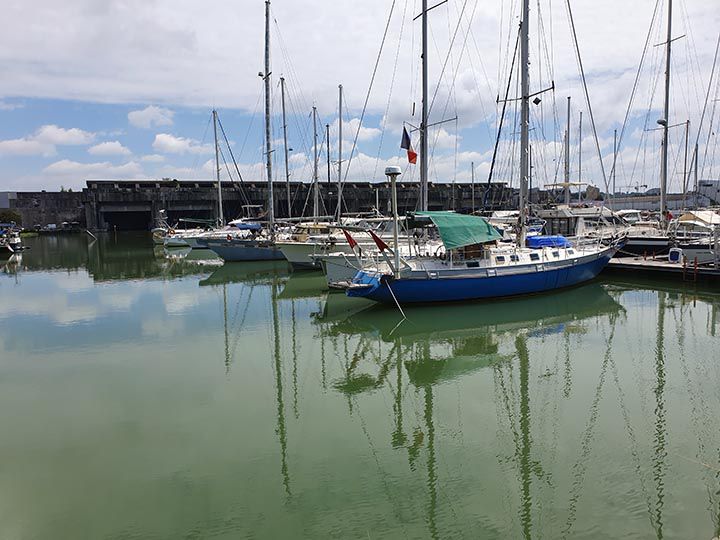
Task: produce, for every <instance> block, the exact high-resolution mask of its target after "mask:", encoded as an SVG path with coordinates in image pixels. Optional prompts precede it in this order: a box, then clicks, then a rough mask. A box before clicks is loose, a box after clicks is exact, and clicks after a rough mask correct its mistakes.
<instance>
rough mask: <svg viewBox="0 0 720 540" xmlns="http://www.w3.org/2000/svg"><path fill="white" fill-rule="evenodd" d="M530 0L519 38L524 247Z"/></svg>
mask: <svg viewBox="0 0 720 540" xmlns="http://www.w3.org/2000/svg"><path fill="white" fill-rule="evenodd" d="M529 26H530V0H523V4H522V23H521V37H520V93H521V104H522V105H521V109H520V201H519V202H520V204H519V210H520V214H519V221H520V230H519V234H518V244H520V245H521V246H523V245H525V207H526V201H525V196H526V192H527V185H528V178H529V176H530V163H529V157H530V156H529V155H528V152H529V147H530V102H529V99H530V98H529V97H528V96H529V94H530V80H529V79H530V58H529V50H528V49H529V45H530V33H529Z"/></svg>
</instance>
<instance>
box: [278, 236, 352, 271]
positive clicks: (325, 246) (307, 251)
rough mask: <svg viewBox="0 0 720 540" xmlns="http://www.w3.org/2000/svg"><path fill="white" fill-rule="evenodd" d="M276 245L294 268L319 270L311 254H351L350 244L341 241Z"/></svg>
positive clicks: (279, 243)
mask: <svg viewBox="0 0 720 540" xmlns="http://www.w3.org/2000/svg"><path fill="white" fill-rule="evenodd" d="M277 246H278V248H279V249H280V250H281V251H282V254H283V255H284V256H285V258H286V259H287V261H288V262H289V263H290V264H291V265H292V267H293V269H294V270H320V265H319V264H316V263H315V261H314V260H313V257H312V256H313V255H327V254H329V253H347V254H349V255H352V248H351V247H350V245H349V244H342V243H337V244H330V243H312V242H278V243H277Z"/></svg>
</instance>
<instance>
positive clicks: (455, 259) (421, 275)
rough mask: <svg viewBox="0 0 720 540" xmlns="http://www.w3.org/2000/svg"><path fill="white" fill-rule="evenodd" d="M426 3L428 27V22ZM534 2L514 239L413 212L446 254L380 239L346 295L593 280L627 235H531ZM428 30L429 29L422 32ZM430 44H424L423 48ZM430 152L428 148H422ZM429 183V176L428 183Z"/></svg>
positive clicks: (513, 291) (524, 33)
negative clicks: (375, 259) (409, 249)
mask: <svg viewBox="0 0 720 540" xmlns="http://www.w3.org/2000/svg"><path fill="white" fill-rule="evenodd" d="M425 4H426V3H425V2H423V13H422V16H423V27H424V30H425V25H426V17H427V10H426V5H425ZM529 13H530V6H529V0H523V3H522V23H521V25H520V31H521V39H520V41H521V55H520V56H521V92H522V96H521V103H522V108H521V121H520V123H521V126H520V127H521V129H520V142H521V144H520V204H519V209H520V213H519V219H518V229H519V230H518V234H517V239H516V240H515V242H513V243H510V244H507V245H502V246H501V245H499V244H498V240H499V239H500V233H498V232H497V230H496V229H495V228H493V227H492V226H491V225H490V224H489V223H488V222H487V221H485V220H484V219H483V218H481V217H478V216H468V215H462V214H455V213H453V212H428V211H420V212H416V213H415V215H414V217H415V218H417V219H419V220H421V221H422V220H425V221H427V222H429V223H432V224H433V225H434V226H435V227H436V228H437V230H438V232H439V234H440V237H441V239H442V241H443V245H444V246H445V250H446V253H447V255H446V256H445V257H444V258H435V257H418V258H415V259H412V260H410V261H404V260H401V258H400V254H399V252H398V242H397V240H396V241H395V246H394V249H391V248H390V247H389V246H387V245H384V244H381V243H380V242H378V248H379V249H380V250H381V251H382V252H386V251H387V252H388V254H389V255H392V257H390V256H387V257H386V258H385V260H384V261H383V262H382V263H380V264H375V265H371V266H366V267H363V269H362V270H361V271H359V272H358V273H357V275H356V276H355V277H354V278H353V280H352V282H351V283H350V284H349V287H348V289H347V291H346V294H347V295H348V296H352V297H363V298H368V299H370V300H375V301H377V302H383V303H395V304H397V305H402V304H406V303H429V302H452V301H455V302H457V301H467V300H477V299H486V298H498V297H504V296H515V295H524V294H532V293H538V292H544V291H551V290H555V289H560V288H563V287H569V286H572V285H576V284H578V283H582V282H585V281H588V280H591V279H593V278H595V277H596V276H597V275H598V274H599V273H600V271H602V269H603V268H604V267H605V266H606V265H607V263H608V261H609V260H610V259H611V258H612V256H613V255H614V254H615V252H616V251H617V250H618V248H619V247H620V243H621V241H622V240H620V239H619V240H616V241H613V242H612V243H611V244H610V245H604V244H602V243H601V242H600V241H599V240H588V241H581V240H578V241H577V242H576V243H575V244H571V243H570V242H569V241H568V240H567V239H566V238H564V237H562V236H552V237H543V236H535V237H529V238H527V244H526V233H527V229H526V227H527V223H526V216H527V193H528V178H529V174H530V167H529V131H530V107H529V103H530V84H529V82H530V81H529V54H528V49H529ZM423 35H426V32H425V31H423ZM425 46H426V44H425V43H424V44H423V48H425ZM425 72H426V55H423V118H422V124H421V126H420V127H421V136H422V138H421V150H420V151H421V173H422V172H424V171H426V170H427V150H426V149H427V144H426V136H427V133H426V126H427V116H426V111H425V104H426V102H427V85H426V82H427V81H426V77H425ZM423 149H425V152H423ZM385 173H386V175H387V176H388V177H389V178H390V181H391V186H392V198H393V214H394V216H393V217H394V219H395V220H396V221H397V219H398V215H397V192H396V189H395V184H396V179H397V177H398V176H399V175H400V173H401V171H400V168H399V167H388V168H387V169H386V171H385ZM423 180H424V181H423ZM426 181H427V178H426V176H425V175H421V201H422V208H423V210H424V209H425V208H427V185H426Z"/></svg>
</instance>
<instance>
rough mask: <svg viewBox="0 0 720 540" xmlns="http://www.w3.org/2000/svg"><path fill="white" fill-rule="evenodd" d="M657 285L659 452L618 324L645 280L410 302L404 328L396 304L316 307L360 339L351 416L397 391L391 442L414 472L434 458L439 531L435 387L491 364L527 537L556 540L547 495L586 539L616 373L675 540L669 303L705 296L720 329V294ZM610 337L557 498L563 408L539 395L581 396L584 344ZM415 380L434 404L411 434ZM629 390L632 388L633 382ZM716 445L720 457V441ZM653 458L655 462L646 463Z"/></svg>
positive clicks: (432, 520) (711, 324) (655, 513)
mask: <svg viewBox="0 0 720 540" xmlns="http://www.w3.org/2000/svg"><path fill="white" fill-rule="evenodd" d="M649 290H650V291H652V293H651V294H654V296H655V300H656V303H657V307H656V312H657V322H656V325H655V326H656V328H655V329H656V333H655V346H654V351H653V355H654V358H655V360H654V379H655V381H654V384H653V385H652V388H651V394H652V395H653V396H654V401H655V404H654V421H653V423H652V426H651V428H650V431H649V433H648V435H649V436H650V439H651V441H648V442H649V443H650V445H649V446H648V447H647V448H650V449H651V452H650V453H649V454H646V453H645V452H643V451H641V450H640V449H639V445H640V444H639V443H638V429H640V428H639V427H638V426H637V425H636V426H633V425H632V424H633V421H632V420H631V418H630V416H631V413H630V412H629V410H628V406H629V405H628V402H627V391H626V390H625V389H623V388H622V385H621V382H620V378H619V376H618V366H617V364H616V360H615V356H616V355H617V350H618V348H620V349H621V347H622V346H620V345H618V344H617V343H616V337H615V336H616V333H617V324H618V321H622V320H627V312H626V309H625V308H624V307H623V305H622V303H621V302H622V301H623V300H624V299H625V297H626V296H629V297H631V298H632V297H634V296H635V295H637V287H636V286H635V285H634V284H630V285H628V284H625V283H623V282H617V281H614V282H596V283H592V284H589V285H586V286H584V287H580V288H576V289H571V290H566V291H562V292H560V293H558V294H555V295H552V296H544V297H538V298H525V299H513V300H506V301H498V302H492V303H482V304H475V305H466V306H455V305H453V306H433V307H432V309H429V308H424V307H419V308H406V314H407V318H408V320H406V321H404V322H402V323H401V324H398V323H399V322H400V321H401V319H402V317H401V316H400V314H399V313H397V312H396V311H393V310H390V309H387V308H369V309H361V310H360V311H358V312H356V313H351V312H350V313H349V309H348V308H349V303H348V301H347V299H345V298H342V297H338V296H335V295H329V296H328V298H327V300H326V303H325V305H324V308H323V310H322V311H321V312H319V313H318V314H316V317H315V324H316V325H317V326H318V328H319V335H320V337H321V339H323V341H325V340H335V339H337V338H341V339H343V340H344V342H345V343H347V338H348V337H353V338H356V339H357V344H356V345H355V347H354V352H351V353H350V354H348V355H347V356H346V361H345V363H344V367H343V371H342V375H341V376H340V377H338V378H336V379H335V380H334V381H333V384H332V387H333V388H334V389H335V390H336V391H338V392H340V393H342V394H343V395H345V396H346V398H347V400H348V410H349V412H350V413H351V414H352V413H353V407H355V408H357V406H358V405H357V403H358V402H357V398H358V397H359V396H361V395H364V394H368V395H372V394H375V393H377V392H379V391H381V390H383V389H387V390H389V391H390V394H391V397H392V400H391V403H390V406H391V408H392V417H393V428H392V431H391V433H389V436H388V441H389V447H391V448H393V449H395V450H398V449H403V450H404V451H406V453H407V460H408V464H409V466H410V469H411V470H416V468H417V461H418V459H419V457H420V456H421V455H422V454H424V456H425V460H426V467H425V475H426V491H427V505H426V510H427V511H426V521H427V531H428V533H429V535H430V536H431V537H433V538H437V537H442V536H443V533H442V528H440V529H439V528H438V522H437V513H438V492H439V491H442V487H440V486H439V485H438V484H439V483H440V482H441V480H439V478H438V474H437V467H438V464H437V445H438V444H442V442H443V441H442V439H440V440H438V439H437V436H436V429H435V421H434V418H435V412H434V411H435V407H436V403H435V402H436V399H437V398H436V395H435V393H436V390H435V388H436V387H438V386H441V385H445V384H448V383H453V382H456V381H458V380H460V379H462V378H465V377H469V376H473V374H475V373H478V372H479V371H481V370H491V371H492V372H493V373H494V375H493V380H494V382H495V393H496V398H497V410H498V415H499V416H498V424H499V425H500V426H504V427H503V429H505V430H506V433H508V434H510V435H511V440H512V441H513V442H512V447H513V448H514V450H513V452H512V455H511V457H509V458H505V457H501V456H499V457H500V461H499V463H500V464H513V466H514V467H515V469H516V481H517V493H518V495H519V497H518V507H517V509H516V515H518V516H519V531H518V532H519V535H520V536H522V537H523V538H533V537H536V536H547V531H546V532H545V534H538V532H537V531H536V530H535V528H536V527H537V525H538V523H540V522H542V521H543V520H542V519H541V518H540V517H539V516H538V515H536V514H537V513H538V512H542V511H543V503H542V501H543V500H545V499H549V500H554V498H556V497H560V498H561V499H562V498H565V497H566V498H567V503H566V505H565V506H564V507H565V508H567V513H566V516H565V519H564V520H563V521H564V525H563V526H562V527H560V529H559V530H557V531H556V533H553V534H556V535H557V536H558V537H563V538H571V537H574V536H575V535H576V534H577V532H578V531H577V528H576V524H577V518H578V513H579V512H581V508H583V506H582V505H581V503H583V502H585V504H589V503H588V502H587V500H585V501H583V493H584V491H586V490H587V478H586V476H587V474H588V468H589V467H590V466H591V463H592V461H593V459H594V455H595V449H594V443H595V439H596V436H597V428H598V421H599V418H600V416H601V411H602V407H601V403H602V402H603V401H607V400H608V397H607V393H608V391H607V389H606V386H607V383H606V381H607V378H608V374H609V373H612V378H613V380H614V383H615V386H616V391H617V394H618V396H617V401H618V405H619V407H620V409H621V414H622V417H623V423H624V425H625V433H626V435H627V438H628V441H629V446H630V451H631V454H632V460H633V462H634V464H635V474H636V475H637V477H638V483H639V484H640V486H641V492H642V493H643V497H644V499H645V501H646V507H647V509H648V514H647V517H648V519H649V522H650V523H651V525H652V527H653V530H654V535H655V537H657V538H663V537H664V536H665V532H664V524H665V518H664V508H665V499H666V488H665V485H666V477H667V473H668V463H667V458H668V426H667V414H668V412H667V405H666V399H665V393H666V376H667V373H666V370H667V368H666V346H665V325H666V323H665V317H666V314H667V313H669V312H671V311H672V308H671V307H670V306H671V304H668V298H673V299H674V301H675V302H676V303H678V305H680V306H682V305H685V306H697V305H698V303H700V302H702V303H704V304H705V305H707V306H708V308H709V314H710V316H709V320H708V325H707V331H708V334H709V335H711V336H714V335H715V331H716V327H717V312H718V308H719V307H720V296H718V295H716V294H712V293H708V292H704V291H702V290H701V291H698V290H690V291H684V290H682V289H681V290H677V289H675V290H674V291H673V293H671V294H669V293H667V292H665V291H657V290H654V289H652V288H649ZM343 314H344V315H345V316H343ZM681 326H682V325H681ZM683 327H684V326H683ZM598 334H599V335H600V336H601V337H602V348H603V353H602V360H601V362H600V363H599V365H598V367H599V372H598V373H597V375H596V377H597V378H596V380H595V388H594V392H593V394H592V400H591V401H590V402H589V409H588V412H587V421H586V423H585V426H584V428H583V430H582V431H581V433H580V434H579V436H578V439H577V443H575V444H577V452H578V453H577V457H576V459H575V460H574V465H573V466H572V468H571V470H570V478H569V481H570V485H569V489H568V491H567V492H566V494H565V495H564V497H563V494H562V493H556V494H551V495H549V493H548V492H549V491H550V492H552V491H553V490H554V489H555V488H556V486H557V484H558V483H559V482H558V481H557V480H555V479H553V472H551V471H552V470H553V465H554V459H555V457H554V454H555V453H556V452H557V445H558V440H557V437H558V430H559V429H560V426H559V422H560V413H559V404H558V402H554V403H552V405H551V408H552V411H551V412H552V414H550V415H548V414H547V412H548V411H547V403H545V404H542V405H543V406H542V407H541V409H540V410H538V411H535V412H534V407H533V405H532V402H533V396H535V399H537V393H538V392H543V391H545V390H544V388H543V386H544V385H546V384H547V383H546V382H545V381H546V380H548V381H553V380H554V381H557V382H558V383H559V384H558V387H559V388H558V392H556V394H555V395H556V396H557V398H556V399H565V400H570V399H571V398H572V394H573V392H572V387H573V379H574V376H573V366H574V365H577V363H578V358H573V354H572V351H573V349H574V348H577V346H578V344H580V343H582V341H583V338H584V337H585V335H598ZM638 337H640V336H638ZM378 340H380V341H381V342H384V343H388V344H390V349H389V350H387V349H385V351H386V352H384V353H382V354H381V353H379V351H380V347H378V346H377V345H376V344H377V342H378ZM551 342H555V343H557V344H558V345H559V348H560V349H561V355H562V364H561V365H559V364H556V365H555V366H549V367H545V368H543V369H539V367H540V365H542V359H540V358H536V359H533V353H532V350H533V349H535V350H539V349H540V348H541V347H539V345H540V344H542V343H551ZM531 343H535V346H534V347H531V346H530V344H531ZM558 356H560V354H559V355H558ZM681 356H684V355H681ZM534 364H536V366H535V367H534ZM391 374H392V376H391ZM582 378H583V379H587V374H582ZM405 379H407V381H408V382H409V383H410V384H411V385H412V386H413V387H415V388H417V389H418V390H419V391H420V392H421V396H422V407H423V409H422V419H423V421H424V425H423V426H422V427H417V428H415V429H414V430H413V429H411V430H409V431H408V429H407V427H406V421H405V418H406V416H407V415H406V414H405V413H404V411H403V409H404V407H405V406H407V401H406V400H405V399H404V396H403V392H404V390H403V388H404V385H405ZM534 381H539V382H537V383H535V382H534ZM696 384H697V383H696ZM624 386H627V382H625V383H624ZM534 387H535V388H534ZM688 395H689V396H691V397H690V399H691V400H692V399H693V397H692V396H693V395H696V394H694V389H693V390H690V389H689V392H688ZM631 401H632V400H631ZM695 406H697V404H696V405H695ZM536 407H537V405H536ZM548 420H549V421H550V423H551V427H550V432H551V433H553V437H554V440H552V441H550V444H549V446H548V445H547V444H540V446H539V448H538V449H536V450H535V451H533V447H534V446H536V443H537V442H539V441H536V440H535V438H536V437H537V434H538V432H539V431H538V430H539V429H540V428H542V426H544V425H545V423H546V422H547V421H548ZM635 423H637V420H636V421H635ZM695 425H696V426H697V427H700V426H702V425H703V422H701V421H697V422H696V423H695ZM540 431H542V429H540ZM533 433H535V437H533ZM541 438H542V437H541ZM711 438H712V437H711ZM701 447H702V444H701ZM423 448H424V450H422V449H423ZM716 451H719V452H720V450H718V448H716ZM641 454H646V455H647V458H650V459H647V458H643V457H642V456H641ZM718 457H720V453H719V454H718V455H717V456H715V457H714V458H710V461H714V462H716V463H717V462H718ZM544 458H549V459H548V461H549V465H548V467H545V466H543V460H544ZM643 459H646V460H647V461H646V462H645V463H643V461H642V460H643ZM705 459H707V457H705ZM648 464H649V468H648ZM719 479H720V474H716V475H715V477H714V478H712V479H711V478H709V477H707V478H706V482H707V484H708V493H709V494H710V495H709V498H710V501H709V509H711V519H712V522H713V530H714V531H716V530H717V522H718V513H719V512H718V509H719V508H720V503H719V502H718V501H719V500H720V492H719V491H718V485H720V482H719ZM647 480H651V482H648V481H647ZM649 485H652V486H653V491H654V494H653V495H652V497H651V496H650V493H649V491H648V486H649ZM553 534H550V536H552V535H553Z"/></svg>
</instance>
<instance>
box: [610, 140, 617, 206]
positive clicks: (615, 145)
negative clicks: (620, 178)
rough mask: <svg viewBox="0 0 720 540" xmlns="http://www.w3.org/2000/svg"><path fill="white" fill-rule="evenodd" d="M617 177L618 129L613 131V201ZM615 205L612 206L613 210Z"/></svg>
mask: <svg viewBox="0 0 720 540" xmlns="http://www.w3.org/2000/svg"><path fill="white" fill-rule="evenodd" d="M616 178H617V129H616V130H614V131H613V166H612V197H611V198H610V200H611V201H613V200H615V179H616ZM613 206H614V205H612V206H611V208H612V209H613V210H615V208H613Z"/></svg>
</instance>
